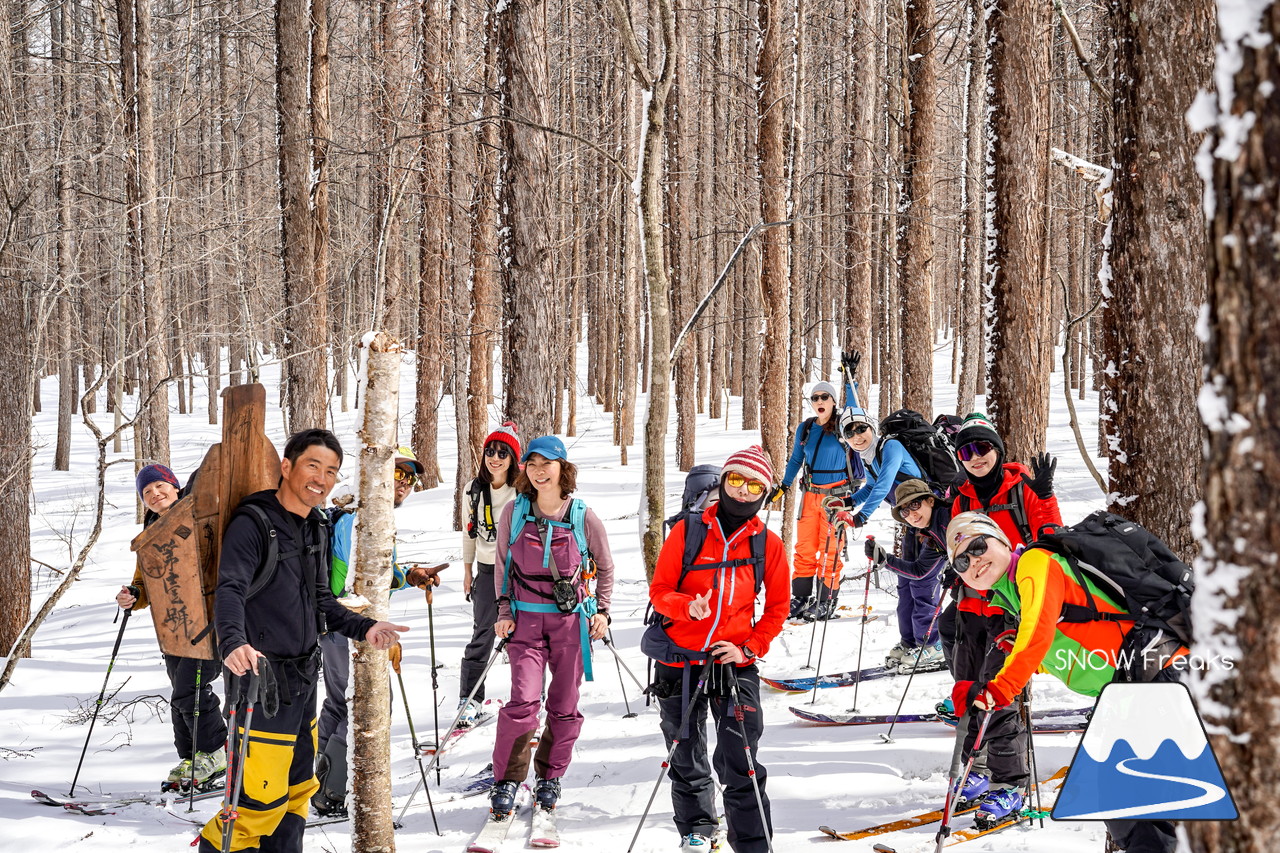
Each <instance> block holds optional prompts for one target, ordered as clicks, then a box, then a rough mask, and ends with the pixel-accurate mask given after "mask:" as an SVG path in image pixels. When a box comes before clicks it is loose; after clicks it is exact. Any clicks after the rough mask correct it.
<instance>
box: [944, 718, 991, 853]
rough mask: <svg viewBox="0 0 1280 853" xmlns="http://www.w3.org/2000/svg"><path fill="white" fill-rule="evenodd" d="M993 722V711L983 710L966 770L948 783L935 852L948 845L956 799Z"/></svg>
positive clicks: (965, 766)
mask: <svg viewBox="0 0 1280 853" xmlns="http://www.w3.org/2000/svg"><path fill="white" fill-rule="evenodd" d="M990 722H991V712H990V711H983V712H982V723H981V724H980V725H979V726H978V736H977V737H975V738H974V740H973V749H972V750H970V752H969V761H968V762H967V763H966V764H965V765H964V771H963V772H961V774H960V776H959V777H958V778H956V779H955V780H953V781H951V782H948V783H947V799H946V803H945V805H943V807H942V825H941V826H939V827H938V835H937V841H938V846H937V847H936V848H935V853H942V848H943V847H944V846H945V845H946V841H947V836H949V835H950V834H951V817H952V811H953V810H954V809H955V807H956V799H957V798H958V797H959V796H960V788H961V787H962V786H963V785H964V781H965V780H966V779H968V778H969V773H970V771H972V770H973V762H974V761H976V760H977V758H978V751H979V750H981V749H982V738H983V736H984V735H986V733H987V724H988V723H990Z"/></svg>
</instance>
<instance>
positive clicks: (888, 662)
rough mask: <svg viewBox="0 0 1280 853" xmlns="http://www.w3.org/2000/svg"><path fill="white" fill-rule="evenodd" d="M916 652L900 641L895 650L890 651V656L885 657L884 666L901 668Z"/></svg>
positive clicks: (895, 645)
mask: <svg viewBox="0 0 1280 853" xmlns="http://www.w3.org/2000/svg"><path fill="white" fill-rule="evenodd" d="M914 651H915V649H912V648H911V647H910V646H908V645H907V644H906V643H904V642H902V641H901V640H899V641H898V642H897V643H896V644H894V647H893V648H891V649H889V654H887V655H885V656H884V665H885V666H886V667H890V668H892V667H895V666H899V665H900V664H901V663H902V661H903V660H904V659H905V658H907V657H908V656H909V655H911V653H912V652H914Z"/></svg>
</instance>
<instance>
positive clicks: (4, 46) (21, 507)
mask: <svg viewBox="0 0 1280 853" xmlns="http://www.w3.org/2000/svg"><path fill="white" fill-rule="evenodd" d="M14 8H15V7H14V5H13V4H12V3H4V2H0V202H3V203H0V394H3V396H4V399H6V400H10V401H12V403H13V405H11V406H10V407H9V411H8V412H6V413H5V416H4V417H3V418H0V483H3V484H4V487H3V488H0V512H3V513H4V517H5V518H6V519H7V520H8V522H9V523H10V527H9V529H8V530H6V531H5V535H4V536H0V655H9V654H11V653H12V651H13V650H14V643H15V642H16V641H17V639H18V636H19V635H20V634H21V632H22V628H23V626H24V625H26V624H27V620H28V619H29V618H30V616H31V507H30V504H29V501H30V495H31V409H30V408H29V407H28V406H27V405H26V402H27V401H28V400H30V399H31V394H32V387H33V376H32V360H31V338H32V323H31V322H30V320H29V319H28V316H27V298H26V288H25V282H26V281H28V280H29V279H30V278H32V277H33V275H34V273H33V270H31V269H29V267H28V264H29V260H28V255H27V251H28V250H27V245H26V240H27V239H28V238H29V237H30V234H29V231H30V223H29V221H28V219H29V212H28V202H29V201H30V200H31V194H32V192H33V191H34V187H33V186H31V183H30V181H31V174H30V166H29V163H28V162H27V157H28V152H29V150H30V147H29V145H28V140H27V139H26V134H27V131H26V130H25V128H26V127H27V126H28V121H27V115H26V113H27V105H26V103H25V102H24V99H23V98H22V97H21V95H20V93H19V91H18V85H17V83H16V81H15V80H14V47H15V45H14V22H13V19H12V18H11V17H10V15H11V13H12V11H13V9H14ZM18 44H19V45H20V46H21V47H22V48H23V49H25V47H26V43H25V40H23V41H21V42H19V43H18Z"/></svg>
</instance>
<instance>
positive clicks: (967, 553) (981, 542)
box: [951, 536, 987, 575]
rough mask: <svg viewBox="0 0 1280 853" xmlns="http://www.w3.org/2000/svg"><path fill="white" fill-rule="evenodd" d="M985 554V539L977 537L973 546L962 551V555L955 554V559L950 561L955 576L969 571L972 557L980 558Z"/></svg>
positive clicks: (984, 537)
mask: <svg viewBox="0 0 1280 853" xmlns="http://www.w3.org/2000/svg"><path fill="white" fill-rule="evenodd" d="M985 553H987V537H986V536H979V537H978V538H977V539H974V540H973V544H972V545H970V546H969V547H968V548H966V549H964V552H963V553H960V554H957V555H956V558H955V559H954V560H952V561H951V567H952V568H953V569H955V570H956V573H957V574H961V575H963V574H964V573H965V572H967V571H969V561H970V559H971V558H973V557H981V556H982V555H983V554H985Z"/></svg>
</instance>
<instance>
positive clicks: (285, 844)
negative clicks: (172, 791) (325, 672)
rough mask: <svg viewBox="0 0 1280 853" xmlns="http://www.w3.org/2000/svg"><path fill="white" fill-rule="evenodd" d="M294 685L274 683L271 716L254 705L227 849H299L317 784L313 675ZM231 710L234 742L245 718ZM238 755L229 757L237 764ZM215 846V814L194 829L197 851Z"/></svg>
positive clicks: (282, 852)
mask: <svg viewBox="0 0 1280 853" xmlns="http://www.w3.org/2000/svg"><path fill="white" fill-rule="evenodd" d="M263 663H265V662H260V665H262V664H263ZM277 677H278V678H279V675H278V676H277ZM312 678H313V679H314V674H313V676H312ZM295 686H296V687H297V689H299V690H300V691H301V692H298V693H294V692H292V691H291V690H290V689H289V684H288V683H287V682H285V681H281V682H280V689H281V696H280V709H279V711H277V712H276V715H275V716H274V717H271V718H270V719H268V718H267V717H266V716H265V715H263V714H262V707H261V705H259V706H258V707H257V708H255V709H254V714H253V719H252V720H251V721H250V723H249V730H250V731H249V748H248V750H247V757H245V760H244V785H243V787H242V789H241V793H240V806H239V818H237V820H236V822H235V826H234V829H233V832H232V837H231V849H232V850H235V851H241V850H257V851H261V853H302V832H303V830H304V829H306V826H307V813H308V811H309V809H310V805H311V803H310V800H311V796H312V794H314V793H315V792H316V789H317V788H318V787H319V783H318V782H317V781H316V776H315V755H316V684H315V681H314V680H313V681H312V682H311V683H310V684H309V685H306V684H295ZM286 700H287V704H286ZM235 710H236V718H235V724H236V729H237V732H236V733H237V738H236V742H237V744H238V743H239V733H240V731H242V730H243V728H244V722H245V717H244V709H243V708H237V709H235ZM240 758H241V757H240V756H236V757H235V760H236V762H237V763H239V761H240ZM221 849H222V823H221V822H220V821H219V820H218V817H217V815H215V816H214V817H213V818H211V819H210V820H209V822H208V823H206V824H205V826H204V829H203V830H201V832H200V853H218V851H220V850H221Z"/></svg>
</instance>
